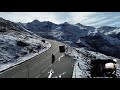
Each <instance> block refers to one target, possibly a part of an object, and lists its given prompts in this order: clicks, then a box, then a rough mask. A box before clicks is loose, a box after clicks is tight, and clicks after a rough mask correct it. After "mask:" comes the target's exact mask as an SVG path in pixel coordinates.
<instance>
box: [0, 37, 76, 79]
mask: <svg viewBox="0 0 120 90" xmlns="http://www.w3.org/2000/svg"><path fill="white" fill-rule="evenodd" d="M47 41H49V42H50V43H51V48H50V49H49V50H47V51H45V52H44V53H42V54H40V55H37V56H35V57H33V58H31V59H29V60H27V61H25V62H23V63H21V64H18V65H16V66H14V67H12V68H9V69H8V70H6V71H4V72H3V73H1V74H0V78H48V77H49V78H72V72H73V68H74V67H73V66H72V65H73V64H74V61H73V60H72V58H70V57H69V56H65V54H64V53H60V52H59V45H64V44H63V43H61V42H59V41H55V40H48V39H47ZM52 54H54V55H55V62H54V63H53V64H52V63H51V61H52V58H51V55H52ZM51 70H52V73H51Z"/></svg>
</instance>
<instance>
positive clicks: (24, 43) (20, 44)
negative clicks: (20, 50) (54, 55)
mask: <svg viewBox="0 0 120 90" xmlns="http://www.w3.org/2000/svg"><path fill="white" fill-rule="evenodd" d="M17 45H18V46H21V47H25V46H29V44H28V43H26V42H23V41H17Z"/></svg>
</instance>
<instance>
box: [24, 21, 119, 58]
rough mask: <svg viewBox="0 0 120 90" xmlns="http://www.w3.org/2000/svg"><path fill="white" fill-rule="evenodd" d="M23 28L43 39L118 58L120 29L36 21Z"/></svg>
mask: <svg viewBox="0 0 120 90" xmlns="http://www.w3.org/2000/svg"><path fill="white" fill-rule="evenodd" d="M23 26H24V27H25V28H26V29H28V30H30V31H32V32H34V33H36V34H37V35H40V36H42V37H45V38H51V39H56V40H60V41H62V42H66V43H69V44H71V45H72V46H75V47H84V48H86V49H88V50H93V51H96V52H100V53H103V54H106V55H110V56H114V57H118V58H120V27H111V26H101V27H99V28H95V27H92V26H85V25H82V24H80V23H77V24H69V23H68V22H65V23H62V24H55V23H52V22H49V21H45V22H40V21H38V20H34V21H33V22H29V23H26V24H25V25H23Z"/></svg>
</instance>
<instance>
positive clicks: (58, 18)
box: [0, 12, 120, 27]
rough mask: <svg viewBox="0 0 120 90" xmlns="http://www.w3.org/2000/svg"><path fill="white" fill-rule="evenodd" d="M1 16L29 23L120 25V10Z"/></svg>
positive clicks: (3, 13)
mask: <svg viewBox="0 0 120 90" xmlns="http://www.w3.org/2000/svg"><path fill="white" fill-rule="evenodd" d="M0 17H3V18H5V19H7V20H10V21H13V22H22V23H27V22H31V21H33V20H34V19H38V20H39V21H51V22H54V23H57V24H59V23H64V22H69V23H72V24H75V23H81V24H84V25H91V26H96V27H98V26H101V25H102V26H103V25H112V26H119V23H120V22H119V20H120V12H0Z"/></svg>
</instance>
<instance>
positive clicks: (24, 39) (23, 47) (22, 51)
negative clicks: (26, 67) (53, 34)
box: [0, 18, 51, 71]
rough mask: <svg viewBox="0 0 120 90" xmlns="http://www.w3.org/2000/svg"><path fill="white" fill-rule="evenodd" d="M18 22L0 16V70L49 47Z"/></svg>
mask: <svg viewBox="0 0 120 90" xmlns="http://www.w3.org/2000/svg"><path fill="white" fill-rule="evenodd" d="M41 40H42V38H41V37H38V36H37V35H35V34H33V33H30V32H28V31H26V30H25V29H24V28H23V27H21V26H20V24H16V23H13V22H10V21H8V20H5V19H3V18H0V71H3V70H5V69H7V68H9V67H11V66H14V65H16V64H19V63H21V62H24V61H25V60H28V59H30V58H31V57H34V56H36V55H38V54H40V53H42V52H44V51H46V50H47V49H49V48H50V47H51V44H50V43H49V42H46V43H44V42H42V41H41Z"/></svg>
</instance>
